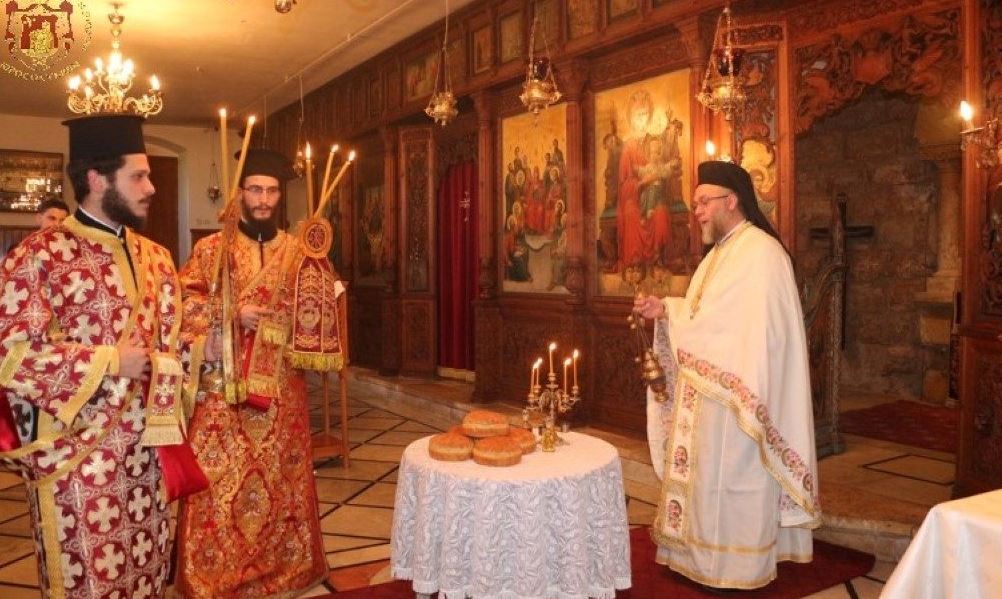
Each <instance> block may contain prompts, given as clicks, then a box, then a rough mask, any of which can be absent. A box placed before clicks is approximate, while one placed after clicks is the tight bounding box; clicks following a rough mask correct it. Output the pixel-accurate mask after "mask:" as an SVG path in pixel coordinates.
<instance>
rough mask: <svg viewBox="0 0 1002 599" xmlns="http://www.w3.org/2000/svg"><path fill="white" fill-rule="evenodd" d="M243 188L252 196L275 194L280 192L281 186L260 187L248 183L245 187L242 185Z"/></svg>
mask: <svg viewBox="0 0 1002 599" xmlns="http://www.w3.org/2000/svg"><path fill="white" fill-rule="evenodd" d="M243 190H244V191H246V192H247V193H249V194H251V195H252V196H259V195H261V194H268V195H270V196H277V195H278V194H279V193H281V192H282V188H281V187H261V186H260V185H248V186H247V187H244V188H243Z"/></svg>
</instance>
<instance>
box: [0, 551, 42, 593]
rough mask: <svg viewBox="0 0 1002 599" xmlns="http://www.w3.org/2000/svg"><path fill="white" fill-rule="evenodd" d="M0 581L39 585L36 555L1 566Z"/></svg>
mask: <svg viewBox="0 0 1002 599" xmlns="http://www.w3.org/2000/svg"><path fill="white" fill-rule="evenodd" d="M0 582H14V583H17V584H24V585H30V586H35V587H37V586H38V568H37V567H36V565H35V556H34V555H32V556H29V557H26V558H23V559H19V560H17V561H16V562H14V563H12V564H9V565H6V566H4V567H3V568H0Z"/></svg>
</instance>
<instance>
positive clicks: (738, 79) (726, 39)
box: [696, 3, 748, 121]
mask: <svg viewBox="0 0 1002 599" xmlns="http://www.w3.org/2000/svg"><path fill="white" fill-rule="evenodd" d="M744 53H745V51H744V49H742V48H738V47H736V46H735V45H734V29H733V26H732V23H731V7H730V4H729V3H728V4H727V5H726V6H724V10H723V12H721V13H720V16H719V17H718V18H717V30H716V32H715V33H714V36H713V48H712V49H711V50H710V60H709V61H708V63H707V65H706V73H705V74H704V75H703V85H702V87H701V88H700V91H699V93H698V94H696V99H697V100H699V103H700V104H702V105H703V106H706V107H707V108H709V109H710V110H712V111H713V112H717V113H723V115H724V118H725V119H726V120H728V121H733V120H734V117H735V116H738V117H740V115H741V114H742V113H743V112H744V108H745V104H746V103H747V101H748V96H747V94H746V93H745V88H744V86H745V79H744V77H742V76H741V63H742V59H743V58H744Z"/></svg>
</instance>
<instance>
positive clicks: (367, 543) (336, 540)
mask: <svg viewBox="0 0 1002 599" xmlns="http://www.w3.org/2000/svg"><path fill="white" fill-rule="evenodd" d="M381 544H382V541H380V540H378V539H360V538H358V537H343V536H341V535H324V553H335V552H337V551H347V550H348V549H358V548H360V547H371V546H373V545H381Z"/></svg>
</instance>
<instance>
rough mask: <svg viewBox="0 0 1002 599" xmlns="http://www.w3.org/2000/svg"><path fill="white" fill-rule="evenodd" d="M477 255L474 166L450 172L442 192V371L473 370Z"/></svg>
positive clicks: (469, 164)
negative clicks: (443, 369) (449, 369)
mask: <svg viewBox="0 0 1002 599" xmlns="http://www.w3.org/2000/svg"><path fill="white" fill-rule="evenodd" d="M467 201H468V205H467V206H465V207H464V203H466V202H467ZM477 250H478V248H477V168H476V163H475V162H472V161H470V162H463V163H460V164H456V165H453V166H451V167H449V170H447V171H446V173H445V177H443V178H442V182H441V183H440V184H439V188H438V265H439V266H438V361H439V365H440V366H445V367H447V368H461V369H464V370H473V301H474V300H475V299H476V298H477V274H478V270H479V269H478V264H477V262H478V260H477V256H478V251H477Z"/></svg>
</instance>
